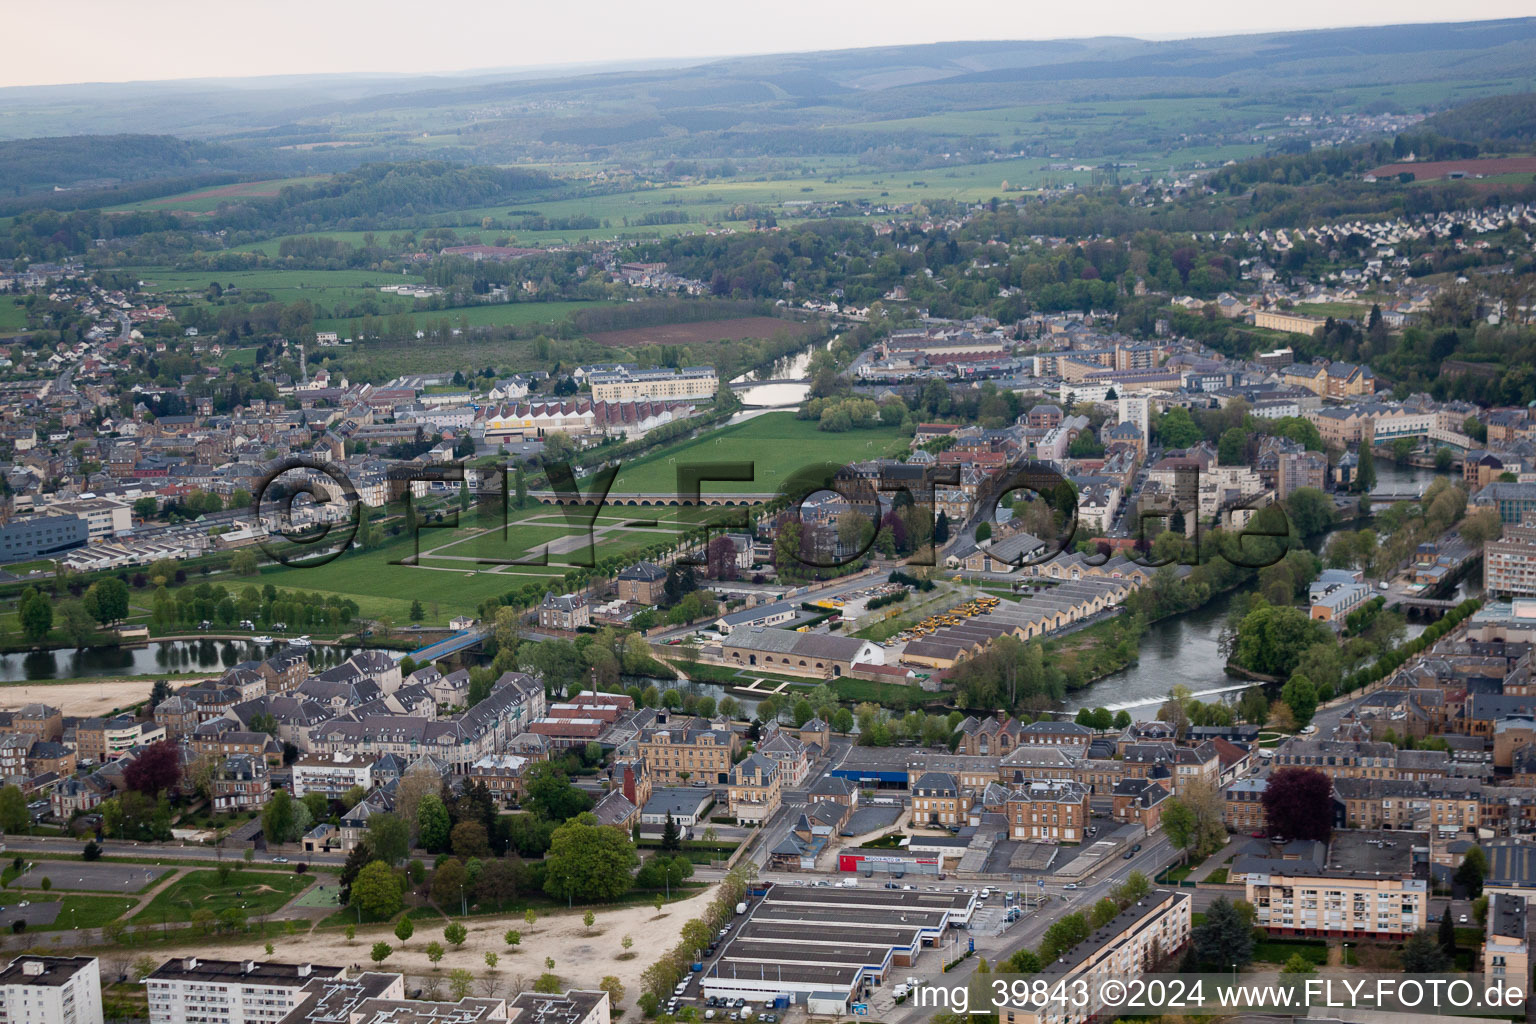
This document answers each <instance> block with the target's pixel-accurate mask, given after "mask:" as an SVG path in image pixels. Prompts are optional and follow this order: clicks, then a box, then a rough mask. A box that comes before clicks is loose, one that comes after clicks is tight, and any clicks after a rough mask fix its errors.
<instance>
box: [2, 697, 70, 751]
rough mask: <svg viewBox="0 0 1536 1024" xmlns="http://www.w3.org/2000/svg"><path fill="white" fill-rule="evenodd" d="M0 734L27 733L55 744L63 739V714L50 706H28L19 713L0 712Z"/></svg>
mask: <svg viewBox="0 0 1536 1024" xmlns="http://www.w3.org/2000/svg"><path fill="white" fill-rule="evenodd" d="M0 733H27V734H29V735H31V736H35V737H37V738H38V739H40V740H49V741H55V742H56V741H58V740H60V739H62V738H63V737H64V714H63V712H61V711H60V710H59V709H58V708H56V707H53V706H52V705H50V704H28V705H26V706H25V707H23V708H22V709H21V710H20V711H5V712H0Z"/></svg>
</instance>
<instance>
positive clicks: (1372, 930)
mask: <svg viewBox="0 0 1536 1024" xmlns="http://www.w3.org/2000/svg"><path fill="white" fill-rule="evenodd" d="M1428 845H1429V837H1428V836H1427V835H1425V834H1423V833H1417V832H1399V831H1383V832H1371V831H1352V830H1351V831H1339V832H1335V833H1334V834H1333V838H1332V839H1331V840H1329V842H1328V843H1327V845H1326V847H1324V844H1321V843H1313V844H1309V846H1310V849H1309V850H1307V851H1306V852H1305V853H1303V855H1300V856H1292V855H1291V854H1290V853H1289V852H1287V853H1286V854H1284V855H1269V856H1257V855H1243V854H1240V855H1239V856H1238V857H1237V858H1236V860H1234V861H1233V865H1232V872H1231V875H1230V876H1229V877H1231V878H1232V879H1233V880H1234V881H1235V880H1237V879H1238V878H1241V879H1242V881H1243V884H1244V886H1245V890H1246V891H1245V897H1246V899H1247V900H1248V902H1249V903H1251V904H1252V905H1253V907H1254V909H1255V910H1256V912H1257V914H1256V917H1255V920H1254V923H1255V924H1256V925H1258V926H1259V927H1260V928H1265V929H1267V930H1269V931H1270V932H1272V933H1278V934H1283V935H1320V936H1324V937H1338V938H1350V937H1354V936H1364V937H1371V938H1379V939H1401V938H1404V937H1406V936H1408V935H1411V934H1413V933H1414V932H1416V931H1418V930H1419V929H1420V928H1423V927H1424V922H1425V920H1426V915H1427V913H1428V907H1429V882H1428V881H1427V878H1426V877H1424V876H1423V875H1422V874H1421V872H1420V871H1419V870H1418V869H1419V867H1420V865H1416V863H1415V858H1414V847H1415V846H1418V847H1420V848H1422V849H1428Z"/></svg>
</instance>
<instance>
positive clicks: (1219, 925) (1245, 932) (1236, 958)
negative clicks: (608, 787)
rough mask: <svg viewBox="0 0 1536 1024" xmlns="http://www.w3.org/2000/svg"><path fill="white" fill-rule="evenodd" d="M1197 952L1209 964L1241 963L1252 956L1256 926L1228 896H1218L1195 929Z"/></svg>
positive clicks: (1223, 965)
mask: <svg viewBox="0 0 1536 1024" xmlns="http://www.w3.org/2000/svg"><path fill="white" fill-rule="evenodd" d="M1194 940H1195V953H1196V954H1197V955H1198V956H1199V957H1200V959H1201V960H1202V961H1204V962H1205V963H1207V964H1218V965H1220V966H1222V967H1225V966H1227V965H1228V964H1237V966H1239V967H1242V966H1244V965H1246V964H1247V963H1249V962H1250V961H1252V960H1253V927H1252V926H1251V925H1250V924H1249V923H1248V919H1247V918H1246V917H1244V916H1243V914H1242V912H1241V911H1240V910H1238V908H1237V905H1236V904H1234V903H1233V902H1232V901H1231V900H1229V899H1227V897H1225V896H1220V897H1217V899H1216V900H1215V901H1213V902H1212V903H1211V905H1210V907H1209V908H1207V909H1206V912H1205V921H1204V922H1203V923H1202V924H1199V925H1197V926H1196V927H1195V930H1194Z"/></svg>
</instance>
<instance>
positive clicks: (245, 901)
mask: <svg viewBox="0 0 1536 1024" xmlns="http://www.w3.org/2000/svg"><path fill="white" fill-rule="evenodd" d="M313 877H314V876H312V875H295V874H290V873H279V872H276V871H247V870H244V869H238V870H235V871H232V872H230V875H229V881H227V882H224V883H222V884H221V883H220V882H219V875H218V872H217V871H189V872H187V873H186V874H185V875H182V876H181V878H179V879H177V880H176V881H175V882H174V883H172V884H171V886H170V887H169V888H167V889H164V890H162V891H161V892H160V893H158V894H157V895H156V896H155V898H154V899H152V900H150V901H149V904H148V905H147V906H146V907H145V908H144V909H143V910H141V911H139V912H138V913H137V914H135V915H134V917H133V920H134V921H136V922H138V923H140V924H144V923H151V924H159V923H160V922H161V920H165V921H172V922H174V921H190V920H192V912H193V911H195V910H211V911H213V912H214V913H215V914H217V913H219V912H220V911H222V910H226V909H228V908H230V907H241V908H243V909H244V910H245V912H246V915H247V916H248V917H252V918H254V917H258V916H260V915H263V914H271V913H273V912H274V911H276V910H279V909H281V908H282V907H283V906H284V905H285V904H287V902H288V901H289V900H291V899H292V898H293V897H294V896H295V895H297V894H298V893H299V892H301V891H302V890H303V889H304V888H305V887H307V886H308V885H309V883H310V882H311V881H312V880H313ZM130 905H131V904H130Z"/></svg>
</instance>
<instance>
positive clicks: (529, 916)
mask: <svg viewBox="0 0 1536 1024" xmlns="http://www.w3.org/2000/svg"><path fill="white" fill-rule="evenodd" d="M538 919H539V912H538V911H537V910H534V909H533V908H532V907H529V908H528V909H527V910H525V911H523V924H525V925H527V926H528V927H529V928H532V927H533V923H534V922H535V921H537V920H538Z"/></svg>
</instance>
